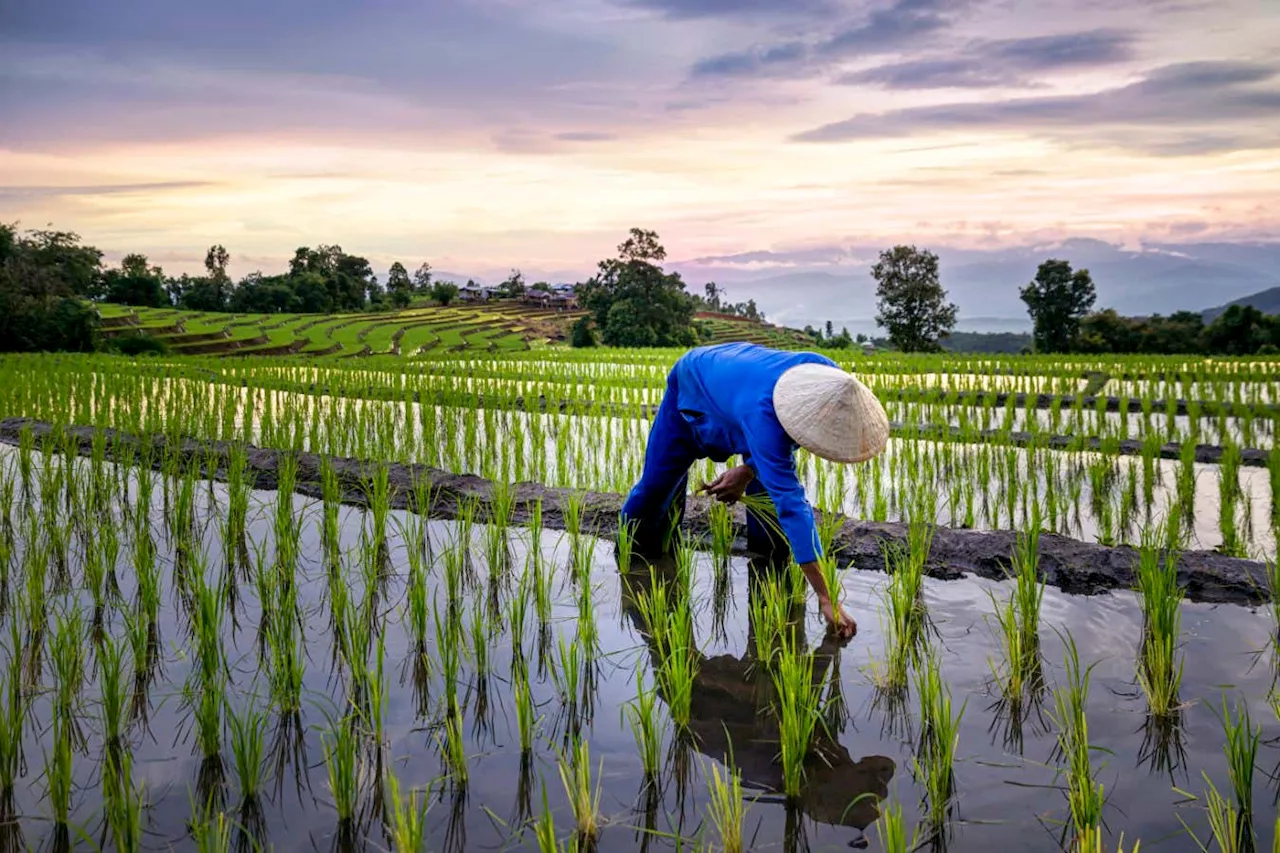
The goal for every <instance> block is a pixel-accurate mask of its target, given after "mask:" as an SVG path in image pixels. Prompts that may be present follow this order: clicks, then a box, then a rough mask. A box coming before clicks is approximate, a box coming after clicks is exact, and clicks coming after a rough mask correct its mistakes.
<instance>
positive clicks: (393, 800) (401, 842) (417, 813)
mask: <svg viewBox="0 0 1280 853" xmlns="http://www.w3.org/2000/svg"><path fill="white" fill-rule="evenodd" d="M386 801H387V803H388V806H387V821H386V822H387V830H388V833H389V834H390V836H391V849H392V850H395V851H397V853H418V851H420V850H425V849H426V838H427V812H428V811H429V810H430V808H431V806H430V804H428V803H427V802H426V801H425V800H424V799H423V798H422V796H421V794H420V793H419V792H418V791H414V790H411V791H410V792H409V795H408V797H405V796H404V795H403V794H402V793H401V790H400V780H399V779H397V778H396V774H395V773H393V772H388V773H387V793H386Z"/></svg>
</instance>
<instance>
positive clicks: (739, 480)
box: [698, 465, 755, 504]
mask: <svg viewBox="0 0 1280 853" xmlns="http://www.w3.org/2000/svg"><path fill="white" fill-rule="evenodd" d="M754 478H755V473H754V472H753V471H752V470H751V469H750V468H748V467H747V466H746V465H739V466H738V467H736V468H730V469H729V470H728V471H725V472H724V473H723V474H721V475H720V476H719V477H716V478H715V479H714V480H712V481H711V482H710V483H703V484H702V485H701V486H699V487H698V491H700V492H706V493H707V494H708V495H711V497H713V498H715V499H716V500H718V501H723V502H724V503H727V504H731V503H736V502H737V501H738V500H740V499H741V498H742V494H743V492H745V491H746V490H747V486H748V485H750V484H751V481H752V479H754Z"/></svg>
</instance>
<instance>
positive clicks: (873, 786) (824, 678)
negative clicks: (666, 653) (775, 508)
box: [619, 556, 895, 850]
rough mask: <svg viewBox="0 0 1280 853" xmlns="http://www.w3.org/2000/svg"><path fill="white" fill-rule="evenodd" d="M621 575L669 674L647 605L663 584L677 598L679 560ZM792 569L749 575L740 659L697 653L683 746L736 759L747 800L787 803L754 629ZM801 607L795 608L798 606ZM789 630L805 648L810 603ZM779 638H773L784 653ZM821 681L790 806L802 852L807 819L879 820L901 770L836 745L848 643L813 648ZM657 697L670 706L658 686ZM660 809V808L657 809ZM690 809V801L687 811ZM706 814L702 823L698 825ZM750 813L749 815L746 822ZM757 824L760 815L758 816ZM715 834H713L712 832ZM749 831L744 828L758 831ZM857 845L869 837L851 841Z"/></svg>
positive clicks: (640, 625)
mask: <svg viewBox="0 0 1280 853" xmlns="http://www.w3.org/2000/svg"><path fill="white" fill-rule="evenodd" d="M619 570H620V573H621V576H622V581H623V582H622V583H621V584H620V586H621V589H622V611H623V613H624V614H625V616H626V618H627V619H628V620H629V621H630V622H631V624H632V626H633V627H634V628H635V629H636V631H637V633H638V634H639V635H640V636H642V637H644V638H645V641H646V643H647V645H648V650H649V658H650V662H651V664H652V670H653V671H654V672H657V671H658V670H659V669H660V668H661V666H662V660H661V652H660V650H659V648H658V646H657V644H656V643H655V641H654V638H653V636H652V634H651V632H650V631H649V630H648V629H647V625H646V622H645V617H644V608H643V606H642V601H643V599H644V597H645V596H647V595H649V594H650V591H651V588H652V586H653V584H654V583H658V584H665V585H667V589H668V590H669V591H672V593H674V590H676V589H677V588H678V583H677V578H678V571H679V570H678V568H677V564H676V561H675V559H674V558H672V557H671V556H657V557H654V558H652V560H651V561H646V560H645V559H642V558H640V557H635V558H633V559H631V561H630V564H629V565H626V566H624V565H622V564H621V563H620V564H619ZM786 572H787V570H786V567H785V565H779V561H778V560H777V559H776V558H775V559H773V560H768V559H766V558H764V557H759V556H757V557H753V558H752V560H751V563H750V572H749V575H748V594H749V596H750V598H751V599H753V601H755V602H756V604H757V606H748V607H747V608H746V610H747V612H748V613H749V614H751V615H750V616H749V621H748V636H747V650H746V652H745V654H744V655H743V656H742V657H740V658H739V657H734V656H733V655H729V654H722V655H716V656H714V657H707V656H705V655H703V654H701V653H700V652H699V653H697V674H696V676H695V677H694V681H693V687H692V700H691V702H690V714H689V725H688V728H687V733H686V735H685V737H684V738H683V740H684V741H685V744H678V746H681V745H684V746H687V747H688V748H691V749H693V750H696V751H697V752H699V753H702V754H704V755H705V756H707V757H708V758H711V759H714V760H715V761H718V762H722V763H726V764H727V763H728V762H729V760H730V759H731V760H732V762H733V764H734V765H735V766H736V767H737V768H738V771H739V773H740V774H741V777H742V785H743V788H744V789H745V790H744V793H745V794H746V797H747V800H748V802H750V801H751V800H752V799H756V798H759V799H760V800H762V801H771V802H783V801H784V799H785V798H784V797H783V793H782V792H783V769H782V764H781V763H780V761H779V760H778V753H779V730H778V718H777V713H776V705H775V696H776V692H775V688H774V685H773V682H772V679H771V676H770V672H769V669H768V667H767V666H766V665H765V664H764V663H763V662H761V661H759V660H758V659H757V643H756V639H757V637H756V632H757V630H758V629H759V627H760V626H758V625H757V624H756V618H757V610H758V606H759V603H761V602H762V601H763V600H764V599H763V596H765V595H766V589H765V587H766V585H769V584H774V585H776V584H778V583H780V582H783V579H784V578H786V577H787V573H786ZM793 601H794V600H793ZM787 610H788V612H787V613H786V614H785V623H784V624H783V626H782V628H783V630H784V631H787V632H790V636H791V637H794V639H795V640H797V641H798V643H799V645H798V647H799V648H805V647H806V644H805V640H806V638H805V636H804V611H805V607H804V603H803V600H802V599H801V600H800V601H799V602H795V603H789V604H788V605H787ZM780 642H781V637H779V636H775V637H774V638H773V643H772V645H773V646H774V649H775V650H776V648H777V646H778V645H779V644H780ZM811 654H812V656H813V683H814V684H815V685H817V686H818V687H819V690H820V693H821V695H822V697H823V700H824V702H825V704H824V708H825V713H824V717H825V720H824V723H825V725H824V724H821V723H820V724H819V725H818V726H817V729H816V732H815V735H814V739H813V742H812V745H811V748H810V753H809V757H808V760H806V762H805V768H804V772H805V781H804V785H803V787H802V790H801V795H800V796H799V798H798V799H797V800H796V801H795V802H792V803H789V804H788V808H787V827H786V845H785V847H786V849H788V850H803V849H806V847H807V845H806V844H805V842H804V832H803V821H801V820H799V818H800V817H802V816H803V817H807V818H809V819H810V820H812V821H815V822H818V823H823V824H828V825H832V826H845V827H851V828H854V829H857V830H860V831H861V830H865V829H866V828H867V827H869V826H870V825H871V824H872V823H874V822H875V820H876V819H877V818H878V817H879V802H880V800H882V799H883V798H884V797H885V796H886V795H887V794H888V785H889V781H890V780H891V779H892V777H893V774H894V770H895V764H894V762H893V761H892V760H891V759H889V758H887V757H884V756H879V755H872V756H865V757H863V758H861V759H859V760H854V758H853V757H852V756H851V755H850V754H849V752H848V750H847V749H846V748H845V747H844V746H842V745H841V744H840V743H839V742H838V741H837V740H836V737H837V735H838V733H839V731H840V729H841V728H842V723H843V719H842V718H843V716H844V714H845V708H844V703H843V698H842V696H841V694H840V642H839V640H838V639H837V638H836V637H834V636H832V635H831V633H830V632H828V634H827V635H826V639H825V640H824V641H823V643H822V644H821V645H820V646H819V647H818V648H817V649H815V650H813V651H812V652H811ZM658 694H659V696H660V697H661V698H662V699H663V701H664V702H665V701H667V697H666V696H665V695H664V692H663V689H662V682H661V680H659V682H658ZM654 805H656V803H655V804H654ZM681 808H683V803H682V804H681ZM698 817H699V816H695V822H696V820H697V819H698ZM751 817H752V815H751V812H750V811H748V812H747V821H748V824H750V822H751ZM756 817H759V815H758V813H757V815H756ZM707 831H708V832H710V831H711V830H710V828H709V827H708V829H707ZM751 831H752V830H751V827H750V825H748V826H747V827H744V832H746V833H748V834H749V833H750V832H751ZM850 840H851V841H854V842H855V846H863V843H865V842H863V843H858V842H859V841H860V840H861V832H859V833H858V834H857V837H856V838H854V839H850Z"/></svg>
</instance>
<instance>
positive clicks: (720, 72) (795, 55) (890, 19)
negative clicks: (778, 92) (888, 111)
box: [691, 0, 962, 78]
mask: <svg viewBox="0 0 1280 853" xmlns="http://www.w3.org/2000/svg"><path fill="white" fill-rule="evenodd" d="M961 5H962V4H960V3H951V4H948V5H946V6H945V7H944V6H943V5H942V4H941V3H938V2H935V0H895V2H894V3H893V4H892V5H890V6H887V7H885V8H881V9H875V10H873V11H872V12H871V13H870V14H869V15H868V16H867V17H866V18H865V19H863V20H861V21H858V22H857V23H854V24H850V25H847V26H844V27H842V28H840V29H838V30H836V31H835V32H834V33H832V34H830V35H828V36H825V37H823V38H821V39H817V40H810V41H796V40H790V41H784V42H780V43H777V44H772V45H755V46H753V47H751V48H748V49H747V50H741V51H734V52H730V53H722V54H718V55H716V56H710V57H706V58H704V59H701V60H698V61H697V62H695V63H694V65H693V68H692V70H691V74H692V76H693V77H702V78H707V77H769V76H786V77H804V76H809V75H812V74H816V73H819V72H822V71H824V70H826V69H827V68H829V67H830V66H831V65H832V64H833V63H835V62H838V61H840V60H842V59H845V58H848V57H850V56H865V55H869V54H880V53H891V52H893V51H896V50H899V49H902V48H906V47H916V46H919V45H920V43H921V40H922V39H926V38H927V37H928V36H930V35H932V34H934V33H935V32H938V31H941V30H943V29H945V28H946V27H948V26H949V25H950V22H951V19H950V18H949V17H948V16H946V15H944V14H942V13H941V11H939V10H940V9H942V8H947V9H952V10H954V9H957V8H960V6H961Z"/></svg>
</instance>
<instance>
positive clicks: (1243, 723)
mask: <svg viewBox="0 0 1280 853" xmlns="http://www.w3.org/2000/svg"><path fill="white" fill-rule="evenodd" d="M1222 729H1223V733H1224V734H1225V735H1226V741H1225V743H1224V744H1223V752H1224V753H1226V757H1227V775H1228V778H1229V779H1230V781H1231V792H1232V794H1233V796H1234V800H1235V802H1234V810H1235V814H1236V826H1235V843H1236V845H1237V846H1238V848H1239V849H1241V850H1252V849H1254V847H1255V845H1256V839H1255V838H1254V833H1253V778H1254V775H1255V773H1256V768H1257V760H1258V745H1259V743H1260V741H1261V729H1260V728H1257V727H1255V726H1254V725H1253V721H1252V720H1251V719H1250V716H1249V706H1248V705H1246V704H1244V703H1239V704H1238V705H1237V706H1236V712H1235V714H1234V715H1232V714H1231V712H1230V711H1228V709H1227V703H1226V699H1225V698H1224V699H1223V702H1222Z"/></svg>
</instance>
